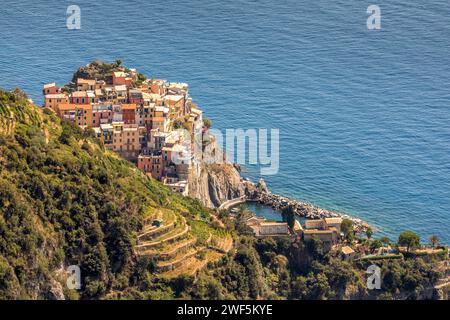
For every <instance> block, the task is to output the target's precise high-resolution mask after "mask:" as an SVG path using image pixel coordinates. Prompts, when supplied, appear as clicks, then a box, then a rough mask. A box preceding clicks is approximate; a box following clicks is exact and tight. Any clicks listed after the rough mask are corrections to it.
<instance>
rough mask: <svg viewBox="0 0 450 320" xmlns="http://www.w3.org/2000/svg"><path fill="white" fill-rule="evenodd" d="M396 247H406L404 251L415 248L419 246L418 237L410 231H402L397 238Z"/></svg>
mask: <svg viewBox="0 0 450 320" xmlns="http://www.w3.org/2000/svg"><path fill="white" fill-rule="evenodd" d="M398 245H400V246H406V248H407V249H406V250H407V251H408V252H409V250H410V249H413V248H417V247H419V246H420V237H419V236H418V235H417V234H416V233H415V232H412V231H404V232H402V233H400V236H399V237H398Z"/></svg>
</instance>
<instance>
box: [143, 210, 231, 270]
mask: <svg viewBox="0 0 450 320" xmlns="http://www.w3.org/2000/svg"><path fill="white" fill-rule="evenodd" d="M186 217H187V218H186ZM158 224H159V225H158ZM232 246H233V239H232V237H231V235H230V234H228V233H227V232H226V231H225V229H223V228H218V229H214V228H211V227H210V226H209V224H208V223H207V222H205V221H204V220H202V219H190V217H189V213H188V212H181V213H177V212H175V211H173V210H169V209H158V210H155V211H154V212H153V213H151V214H150V215H149V216H148V217H146V218H145V220H144V227H143V229H142V232H141V233H140V234H139V235H138V243H137V245H136V246H135V253H136V255H138V256H141V257H142V256H144V257H150V258H153V259H154V260H155V261H156V268H155V271H156V272H157V273H158V274H159V275H160V276H162V277H169V278H171V277H176V276H178V275H182V274H183V275H195V274H196V273H197V271H199V270H200V269H202V268H203V267H205V266H206V265H207V263H208V262H215V261H217V260H218V259H220V258H221V257H222V256H223V255H224V254H226V253H227V252H228V251H230V250H231V248H232Z"/></svg>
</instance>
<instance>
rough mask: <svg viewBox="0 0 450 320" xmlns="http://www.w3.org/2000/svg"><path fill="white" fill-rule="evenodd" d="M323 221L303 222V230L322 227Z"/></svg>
mask: <svg viewBox="0 0 450 320" xmlns="http://www.w3.org/2000/svg"><path fill="white" fill-rule="evenodd" d="M322 225H323V220H322V219H315V220H308V219H307V220H305V228H306V229H317V227H322Z"/></svg>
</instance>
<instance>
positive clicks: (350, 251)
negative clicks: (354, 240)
mask: <svg viewBox="0 0 450 320" xmlns="http://www.w3.org/2000/svg"><path fill="white" fill-rule="evenodd" d="M341 251H342V253H343V254H351V253H355V250H353V249H352V248H350V247H349V246H345V247H342V249H341Z"/></svg>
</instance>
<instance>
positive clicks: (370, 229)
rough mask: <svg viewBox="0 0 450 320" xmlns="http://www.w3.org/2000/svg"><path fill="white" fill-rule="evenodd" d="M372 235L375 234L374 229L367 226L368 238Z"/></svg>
mask: <svg viewBox="0 0 450 320" xmlns="http://www.w3.org/2000/svg"><path fill="white" fill-rule="evenodd" d="M372 235H373V230H372V228H367V230H366V236H367V239H370V238H372Z"/></svg>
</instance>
